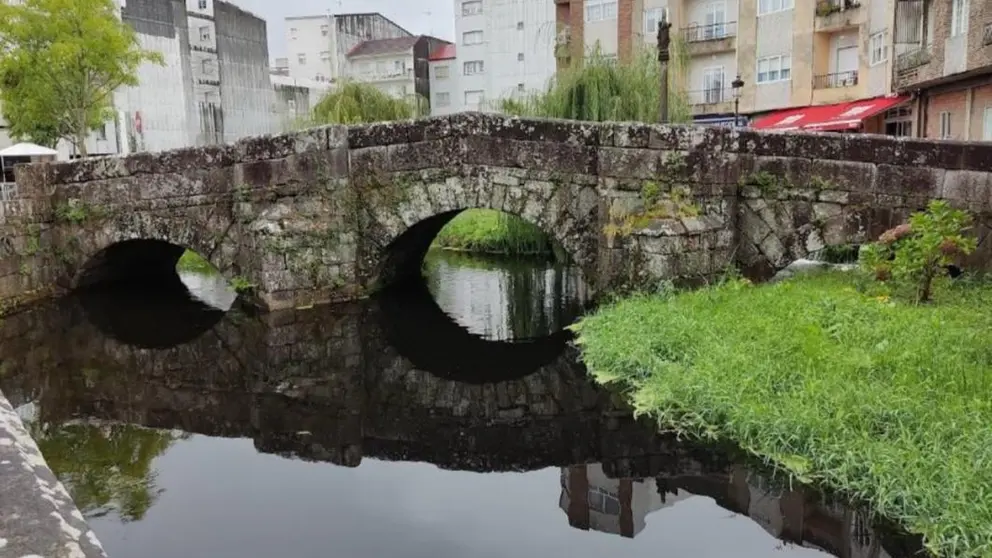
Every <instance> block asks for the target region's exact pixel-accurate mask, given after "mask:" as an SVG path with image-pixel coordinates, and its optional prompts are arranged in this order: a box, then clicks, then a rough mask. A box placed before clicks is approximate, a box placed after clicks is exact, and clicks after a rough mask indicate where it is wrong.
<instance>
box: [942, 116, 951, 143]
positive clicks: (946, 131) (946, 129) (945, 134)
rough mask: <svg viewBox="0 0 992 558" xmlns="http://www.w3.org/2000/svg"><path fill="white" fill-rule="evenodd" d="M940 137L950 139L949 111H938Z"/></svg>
mask: <svg viewBox="0 0 992 558" xmlns="http://www.w3.org/2000/svg"><path fill="white" fill-rule="evenodd" d="M940 139H951V113H950V112H949V111H946V110H945V111H944V112H942V113H940Z"/></svg>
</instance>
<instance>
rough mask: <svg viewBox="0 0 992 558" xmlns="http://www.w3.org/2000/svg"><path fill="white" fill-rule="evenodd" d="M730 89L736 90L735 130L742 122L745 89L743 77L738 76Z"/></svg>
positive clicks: (731, 83)
mask: <svg viewBox="0 0 992 558" xmlns="http://www.w3.org/2000/svg"><path fill="white" fill-rule="evenodd" d="M730 87H733V88H734V128H737V127H738V126H740V125H741V120H740V108H741V88H743V87H744V80H742V79H741V75H740V74H737V77H736V78H734V81H732V82H730Z"/></svg>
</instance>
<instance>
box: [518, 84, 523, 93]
mask: <svg viewBox="0 0 992 558" xmlns="http://www.w3.org/2000/svg"><path fill="white" fill-rule="evenodd" d="M523 90H524V84H522V83H518V84H517V91H520V92H521V93H522V92H523Z"/></svg>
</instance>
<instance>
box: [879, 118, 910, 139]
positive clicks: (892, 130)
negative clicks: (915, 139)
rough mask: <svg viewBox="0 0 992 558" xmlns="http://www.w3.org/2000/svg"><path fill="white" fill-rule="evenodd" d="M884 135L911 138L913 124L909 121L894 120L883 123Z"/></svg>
mask: <svg viewBox="0 0 992 558" xmlns="http://www.w3.org/2000/svg"><path fill="white" fill-rule="evenodd" d="M885 135H887V136H906V137H909V136H912V135H913V122H912V121H911V120H896V121H894V122H886V123H885Z"/></svg>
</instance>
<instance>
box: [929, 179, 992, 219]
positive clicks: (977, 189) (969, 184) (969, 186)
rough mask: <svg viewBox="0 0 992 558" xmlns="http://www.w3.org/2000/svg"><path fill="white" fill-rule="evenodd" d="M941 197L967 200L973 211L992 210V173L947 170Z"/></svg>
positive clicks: (959, 200) (961, 200)
mask: <svg viewBox="0 0 992 558" xmlns="http://www.w3.org/2000/svg"><path fill="white" fill-rule="evenodd" d="M940 197H941V198H944V199H947V200H954V201H956V202H966V203H967V205H968V207H969V208H971V209H972V211H976V212H982V211H992V175H990V174H989V173H985V172H977V171H966V170H950V171H946V173H945V174H944V181H943V186H942V188H940Z"/></svg>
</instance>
